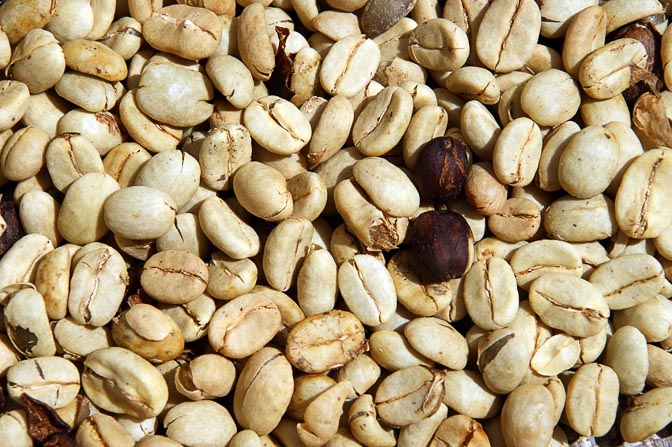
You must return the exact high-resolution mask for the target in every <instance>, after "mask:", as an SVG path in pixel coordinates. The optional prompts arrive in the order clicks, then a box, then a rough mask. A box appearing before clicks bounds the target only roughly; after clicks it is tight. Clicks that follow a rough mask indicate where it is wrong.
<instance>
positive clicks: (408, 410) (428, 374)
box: [375, 366, 445, 427]
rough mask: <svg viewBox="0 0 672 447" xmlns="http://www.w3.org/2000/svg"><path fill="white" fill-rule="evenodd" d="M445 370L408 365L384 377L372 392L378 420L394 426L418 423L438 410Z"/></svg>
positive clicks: (441, 397) (442, 392)
mask: <svg viewBox="0 0 672 447" xmlns="http://www.w3.org/2000/svg"><path fill="white" fill-rule="evenodd" d="M444 377H445V373H444V372H443V371H439V370H436V369H431V368H428V367H426V366H411V367H408V368H404V369H400V370H398V371H395V372H393V373H392V374H390V375H389V376H387V377H386V378H385V379H383V381H382V382H381V383H380V385H378V389H377V390H376V394H375V403H376V410H377V412H378V416H379V417H380V419H381V420H382V421H383V422H385V423H386V424H389V425H391V426H393V427H403V426H405V425H409V424H412V423H414V422H418V421H420V420H422V419H425V418H427V417H429V416H431V415H433V414H434V413H435V412H436V411H438V409H439V406H440V405H441V400H442V399H443V394H444V389H443V380H444Z"/></svg>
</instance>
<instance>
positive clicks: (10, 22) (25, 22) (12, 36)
mask: <svg viewBox="0 0 672 447" xmlns="http://www.w3.org/2000/svg"><path fill="white" fill-rule="evenodd" d="M53 8H54V5H53V4H51V3H49V2H48V1H37V2H31V3H28V4H25V3H23V2H22V1H20V0H19V1H15V0H13V1H10V2H8V3H5V4H3V7H2V9H0V12H1V14H0V27H2V29H3V30H4V32H5V34H7V38H8V40H9V43H11V44H12V45H16V44H17V43H18V42H19V41H20V40H21V39H22V38H23V37H24V36H25V35H26V34H27V33H28V32H29V31H31V30H32V29H35V28H42V27H43V26H44V25H46V24H47V23H48V22H49V20H50V19H51V16H52V9H53Z"/></svg>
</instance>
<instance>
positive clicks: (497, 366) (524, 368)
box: [477, 328, 532, 394]
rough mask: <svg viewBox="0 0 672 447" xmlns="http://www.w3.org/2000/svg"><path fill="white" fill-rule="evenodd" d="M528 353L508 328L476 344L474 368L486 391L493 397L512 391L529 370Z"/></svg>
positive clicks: (520, 339)
mask: <svg viewBox="0 0 672 447" xmlns="http://www.w3.org/2000/svg"><path fill="white" fill-rule="evenodd" d="M531 357H532V352H531V351H530V349H529V348H528V347H527V345H526V344H525V341H524V340H523V339H522V338H521V337H519V336H518V335H517V334H516V332H514V330H513V329H512V328H502V329H497V330H495V331H492V332H490V333H489V334H488V335H487V336H486V335H484V337H483V338H482V339H481V340H480V341H479V342H478V361H477V366H478V369H479V370H480V371H481V374H482V375H483V381H484V382H485V384H486V386H487V387H488V389H490V390H491V391H492V392H494V393H497V394H506V393H510V392H511V391H513V390H515V389H516V387H518V385H520V383H521V382H522V380H523V378H524V377H525V375H526V374H527V372H528V370H529V362H530V358H531Z"/></svg>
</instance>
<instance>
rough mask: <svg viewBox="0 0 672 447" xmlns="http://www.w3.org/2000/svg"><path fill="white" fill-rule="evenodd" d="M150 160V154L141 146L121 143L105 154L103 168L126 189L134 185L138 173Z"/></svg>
mask: <svg viewBox="0 0 672 447" xmlns="http://www.w3.org/2000/svg"><path fill="white" fill-rule="evenodd" d="M150 158H151V155H150V153H149V152H147V150H145V149H144V148H143V147H142V146H140V145H139V144H137V143H121V144H119V145H117V146H115V147H114V148H112V150H110V151H109V152H108V153H107V154H105V158H104V159H103V168H104V170H105V172H106V173H107V174H108V175H110V176H112V178H114V179H115V180H116V181H117V183H119V186H121V187H122V188H125V187H127V186H131V185H132V184H133V181H135V176H136V175H137V173H138V171H139V170H140V168H141V167H142V165H143V164H144V163H145V162H146V161H147V160H149V159H150Z"/></svg>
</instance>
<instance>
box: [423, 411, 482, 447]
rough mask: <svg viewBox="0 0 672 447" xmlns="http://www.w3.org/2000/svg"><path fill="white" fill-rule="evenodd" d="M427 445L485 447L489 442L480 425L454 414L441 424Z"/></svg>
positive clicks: (466, 417)
mask: <svg viewBox="0 0 672 447" xmlns="http://www.w3.org/2000/svg"><path fill="white" fill-rule="evenodd" d="M429 445H430V446H436V445H463V446H469V447H486V446H489V445H490V440H489V438H488V435H487V434H486V432H485V430H484V429H483V426H482V425H481V424H479V423H478V422H477V421H475V420H474V419H472V418H470V417H469V416H465V415H463V414H456V415H453V416H451V417H449V418H446V419H445V420H444V421H443V422H441V424H440V425H439V427H438V428H437V429H436V432H435V433H434V436H433V437H432V440H431V442H430V444H429Z"/></svg>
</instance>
